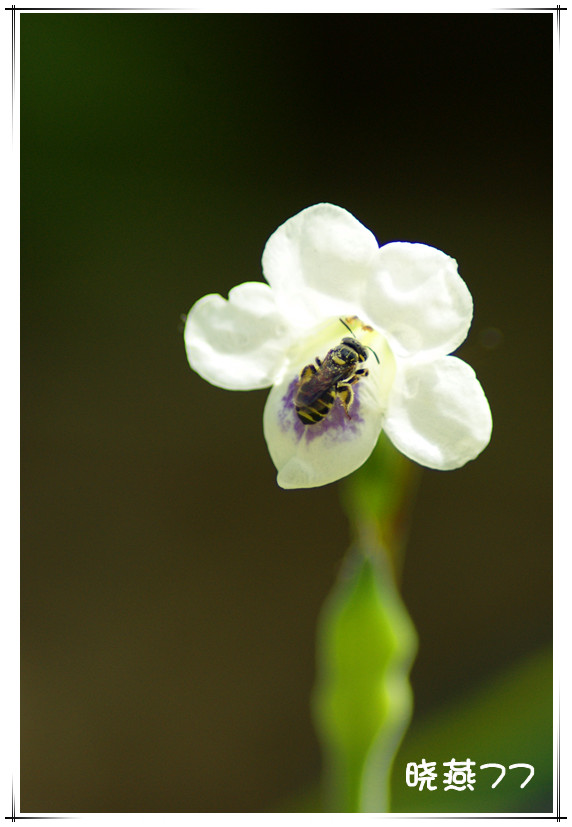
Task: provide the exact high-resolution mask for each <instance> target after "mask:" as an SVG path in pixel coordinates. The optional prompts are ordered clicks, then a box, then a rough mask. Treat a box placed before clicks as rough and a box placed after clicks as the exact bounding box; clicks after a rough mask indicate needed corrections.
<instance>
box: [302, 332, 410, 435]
mask: <svg viewBox="0 0 572 827" xmlns="http://www.w3.org/2000/svg"><path fill="white" fill-rule="evenodd" d="M289 364H290V368H289V371H288V372H289V373H290V371H291V368H292V367H294V368H295V371H296V376H295V378H294V380H293V381H292V383H291V384H290V388H289V393H288V398H289V401H290V404H291V405H292V406H293V407H294V409H295V414H296V418H297V420H296V421H297V422H298V423H299V424H301V426H303V430H305V429H306V428H308V429H311V430H312V432H316V433H317V432H318V431H321V430H322V428H317V427H316V426H319V425H321V426H322V427H324V426H325V425H326V424H330V425H332V426H333V425H334V423H335V425H336V427H340V426H344V425H349V424H350V423H351V422H352V420H355V421H354V422H353V424H354V425H355V424H357V422H358V421H361V420H362V419H363V412H360V409H362V408H363V406H362V404H361V402H362V401H367V404H366V405H365V409H366V410H367V409H370V410H373V411H375V413H376V414H379V413H380V412H381V413H383V412H385V410H386V408H387V400H388V398H389V393H390V391H391V386H392V385H393V379H394V376H395V359H394V357H393V353H392V352H391V349H390V348H389V345H388V344H387V341H386V339H385V337H384V336H382V335H381V334H380V333H379V332H378V331H376V330H374V329H373V328H372V327H370V326H369V325H366V324H364V323H363V322H362V321H361V320H360V319H358V318H357V316H346V317H342V318H338V319H330V320H328V321H327V322H326V323H325V324H324V325H322V326H320V327H319V328H317V329H315V330H313V331H312V333H311V334H310V335H308V336H305V337H303V338H302V340H301V341H299V342H298V343H297V344H296V346H295V347H294V348H293V349H292V352H291V354H290V360H289ZM326 421H327V423H326Z"/></svg>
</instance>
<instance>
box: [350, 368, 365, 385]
mask: <svg viewBox="0 0 572 827" xmlns="http://www.w3.org/2000/svg"><path fill="white" fill-rule="evenodd" d="M368 374H369V370H368V369H367V368H358V369H357V370H356V372H355V373H354V375H353V376H352V377H351V379H346V382H347V383H348V385H355V383H356V382H359V380H360V379H363V378H364V377H365V376H367V375H368Z"/></svg>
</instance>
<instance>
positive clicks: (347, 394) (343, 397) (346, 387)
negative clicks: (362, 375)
mask: <svg viewBox="0 0 572 827" xmlns="http://www.w3.org/2000/svg"><path fill="white" fill-rule="evenodd" d="M352 379H353V377H352ZM352 379H350V380H349V382H344V383H343V384H340V385H338V388H337V390H338V398H339V400H340V402H341V403H342V405H343V406H344V411H345V413H346V416H347V418H348V419H351V416H350V412H349V410H348V409H349V407H350V405H351V404H352V402H353V398H354V392H353V390H352V388H351V386H350V384H349V383H350V382H352Z"/></svg>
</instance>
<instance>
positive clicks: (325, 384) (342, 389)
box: [294, 319, 379, 425]
mask: <svg viewBox="0 0 572 827" xmlns="http://www.w3.org/2000/svg"><path fill="white" fill-rule="evenodd" d="M340 322H341V323H342V324H343V325H344V327H347V329H348V330H349V332H350V333H351V334H352V337H351V338H350V337H349V336H346V337H345V338H344V339H342V341H341V342H340V344H339V345H336V346H335V347H333V348H332V349H331V350H329V351H328V353H326V355H325V357H324V359H323V361H322V360H321V359H318V358H316V360H315V364H311V365H306V367H305V368H304V369H303V370H302V372H301V373H300V379H299V382H298V389H297V391H296V394H295V396H294V407H295V408H296V413H297V415H298V419H299V420H300V422H302V423H303V424H304V425H315V424H316V423H318V422H321V421H322V420H323V419H325V417H326V416H327V415H328V414H329V413H330V411H331V410H332V408H333V406H334V402H335V401H336V398H337V399H339V400H340V402H341V403H342V405H343V408H344V411H345V415H346V416H347V418H348V419H351V416H350V411H349V409H350V407H351V404H352V402H353V398H354V392H353V388H352V385H355V384H356V382H359V380H360V379H363V378H364V377H365V376H367V375H368V373H369V371H368V369H367V368H360V367H358V365H359V364H360V363H361V362H365V360H366V359H367V350H366V348H367V345H362V343H361V342H360V341H359V339H357V338H356V336H355V335H354V333H353V331H352V329H351V327H349V326H348V325H347V324H346V323H345V322H344V321H343V319H340ZM368 349H369V350H371V352H372V353H373V355H374V356H375V358H376V359H377V362H378V364H379V359H378V357H377V354H376V353H375V351H373V350H372V349H371V348H368Z"/></svg>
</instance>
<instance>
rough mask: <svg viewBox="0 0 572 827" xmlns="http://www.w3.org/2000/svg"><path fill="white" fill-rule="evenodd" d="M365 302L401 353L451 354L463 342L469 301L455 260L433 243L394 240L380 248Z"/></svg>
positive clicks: (470, 312)
mask: <svg viewBox="0 0 572 827" xmlns="http://www.w3.org/2000/svg"><path fill="white" fill-rule="evenodd" d="M364 303H365V305H366V307H367V308H368V312H369V316H370V318H371V320H372V322H373V324H374V325H377V326H378V327H380V328H381V329H382V330H383V331H384V332H385V333H386V334H387V335H388V336H389V338H390V341H391V343H392V347H393V348H394V351H395V352H396V353H400V354H401V355H407V354H413V353H418V352H420V351H424V352H426V353H427V352H431V353H432V355H434V356H437V355H439V356H444V355H446V354H447V353H451V352H452V351H453V350H455V348H457V347H458V346H459V345H460V344H461V342H462V341H464V339H465V337H466V335H467V332H468V330H469V327H470V325H471V320H472V317H473V300H472V298H471V294H470V292H469V290H468V288H467V285H466V284H465V282H464V281H463V280H462V278H461V277H460V276H459V274H458V272H457V262H456V261H455V259H453V258H450V256H447V255H445V253H442V252H441V251H440V250H437V249H435V247H429V246H427V245H426V244H410V243H409V242H399V241H396V242H392V243H391V244H385V245H384V246H383V247H381V248H380V250H379V256H378V263H377V270H376V273H375V276H374V277H373V278H372V280H371V282H370V285H369V289H368V291H367V298H366V299H365V302H364Z"/></svg>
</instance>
